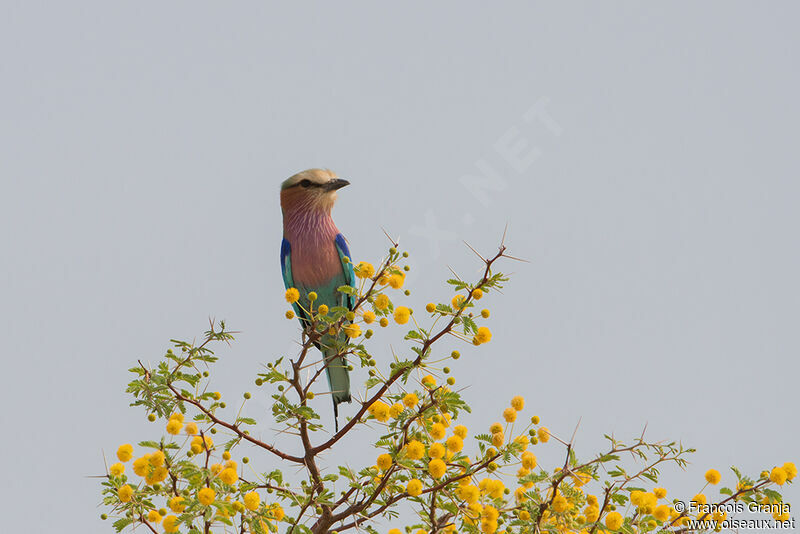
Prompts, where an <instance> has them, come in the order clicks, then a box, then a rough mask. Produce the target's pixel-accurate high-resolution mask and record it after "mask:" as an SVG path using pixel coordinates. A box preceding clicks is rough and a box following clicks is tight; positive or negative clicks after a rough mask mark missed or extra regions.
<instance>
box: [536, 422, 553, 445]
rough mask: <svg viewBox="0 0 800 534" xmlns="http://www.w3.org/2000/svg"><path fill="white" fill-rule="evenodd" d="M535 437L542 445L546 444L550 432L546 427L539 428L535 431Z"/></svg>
mask: <svg viewBox="0 0 800 534" xmlns="http://www.w3.org/2000/svg"><path fill="white" fill-rule="evenodd" d="M536 435H537V436H538V437H539V441H541V442H542V443H547V442H548V441H550V431H549V430H548V429H547V427H546V426H542V427H539V430H537V431H536Z"/></svg>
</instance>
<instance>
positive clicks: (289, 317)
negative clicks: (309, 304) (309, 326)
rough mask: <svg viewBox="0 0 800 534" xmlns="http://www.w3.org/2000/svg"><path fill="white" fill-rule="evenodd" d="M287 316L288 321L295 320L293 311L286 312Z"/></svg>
mask: <svg viewBox="0 0 800 534" xmlns="http://www.w3.org/2000/svg"><path fill="white" fill-rule="evenodd" d="M285 315H286V318H287V319H294V312H293V311H292V310H286V314H285Z"/></svg>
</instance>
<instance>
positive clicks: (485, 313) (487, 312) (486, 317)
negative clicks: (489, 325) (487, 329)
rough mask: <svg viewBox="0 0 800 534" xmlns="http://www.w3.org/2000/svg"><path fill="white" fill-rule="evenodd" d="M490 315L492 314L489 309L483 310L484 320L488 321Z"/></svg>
mask: <svg viewBox="0 0 800 534" xmlns="http://www.w3.org/2000/svg"><path fill="white" fill-rule="evenodd" d="M490 313H491V312H490V311H489V310H488V309H486V308H484V309H482V310H481V317H483V318H484V319H488V318H489V315H490Z"/></svg>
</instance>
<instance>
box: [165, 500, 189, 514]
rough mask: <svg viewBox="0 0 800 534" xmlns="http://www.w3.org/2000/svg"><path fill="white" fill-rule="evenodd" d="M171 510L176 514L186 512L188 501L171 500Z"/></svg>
mask: <svg viewBox="0 0 800 534" xmlns="http://www.w3.org/2000/svg"><path fill="white" fill-rule="evenodd" d="M168 504H169V509H170V510H172V511H173V512H175V513H176V514H180V513H182V512H183V511H184V510H186V500H185V499H184V498H183V497H180V496H178V497H173V498H171V499H170V500H169V503H168Z"/></svg>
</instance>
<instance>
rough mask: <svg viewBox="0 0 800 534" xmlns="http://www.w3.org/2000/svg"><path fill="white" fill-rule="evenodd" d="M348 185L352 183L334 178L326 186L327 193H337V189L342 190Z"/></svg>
mask: <svg viewBox="0 0 800 534" xmlns="http://www.w3.org/2000/svg"><path fill="white" fill-rule="evenodd" d="M346 185H350V182H348V181H347V180H342V179H341V178H334V179H333V180H331V181H330V182H328V183H326V184H325V191H336V190H337V189H341V188H343V187H344V186H346Z"/></svg>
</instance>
